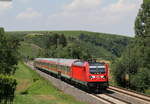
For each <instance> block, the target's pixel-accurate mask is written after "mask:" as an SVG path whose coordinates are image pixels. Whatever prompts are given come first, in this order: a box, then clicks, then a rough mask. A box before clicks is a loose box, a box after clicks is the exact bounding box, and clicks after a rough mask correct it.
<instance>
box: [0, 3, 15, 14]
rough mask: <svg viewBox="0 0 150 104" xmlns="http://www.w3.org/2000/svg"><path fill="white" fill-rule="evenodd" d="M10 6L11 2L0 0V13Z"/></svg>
mask: <svg viewBox="0 0 150 104" xmlns="http://www.w3.org/2000/svg"><path fill="white" fill-rule="evenodd" d="M11 8H12V2H0V15H1V14H3V13H5V12H6V11H7V10H9V9H11Z"/></svg>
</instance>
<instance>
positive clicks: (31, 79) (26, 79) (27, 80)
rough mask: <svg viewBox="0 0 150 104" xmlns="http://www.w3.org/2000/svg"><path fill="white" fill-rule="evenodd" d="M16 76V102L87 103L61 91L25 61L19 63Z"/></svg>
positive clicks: (29, 103) (37, 103)
mask: <svg viewBox="0 0 150 104" xmlns="http://www.w3.org/2000/svg"><path fill="white" fill-rule="evenodd" d="M15 78H16V79H17V82H18V85H17V89H16V93H15V95H16V96H15V99H14V104H85V103H83V102H79V101H77V100H75V99H74V98H73V97H72V96H69V95H66V94H64V93H63V92H61V91H59V90H58V89H57V88H55V87H54V86H53V85H52V84H51V83H49V82H48V81H46V80H44V79H43V78H41V77H40V76H39V75H38V74H37V73H36V72H35V71H33V70H31V69H30V68H29V67H27V66H26V65H24V64H23V63H19V65H18V69H17V70H16V74H15Z"/></svg>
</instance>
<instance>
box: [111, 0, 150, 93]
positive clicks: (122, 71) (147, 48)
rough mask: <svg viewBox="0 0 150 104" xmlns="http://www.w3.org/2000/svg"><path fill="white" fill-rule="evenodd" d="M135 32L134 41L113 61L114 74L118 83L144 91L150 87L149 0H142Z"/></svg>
mask: <svg viewBox="0 0 150 104" xmlns="http://www.w3.org/2000/svg"><path fill="white" fill-rule="evenodd" d="M135 34H136V35H135V39H134V42H133V43H130V45H129V46H128V48H127V49H126V51H125V52H124V54H123V55H122V57H121V59H119V60H118V61H117V62H116V63H115V65H114V76H115V79H116V80H117V83H118V84H119V85H121V86H123V87H130V88H131V89H134V90H137V91H141V92H144V91H145V89H148V88H150V83H149V79H150V75H149V74H148V73H149V72H150V58H149V57H150V0H143V4H142V5H141V9H140V10H139V13H138V15H137V18H136V21H135ZM126 74H127V75H129V78H128V80H126V79H125V77H126Z"/></svg>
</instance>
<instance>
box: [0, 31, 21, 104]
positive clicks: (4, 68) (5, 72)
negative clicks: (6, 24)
mask: <svg viewBox="0 0 150 104" xmlns="http://www.w3.org/2000/svg"><path fill="white" fill-rule="evenodd" d="M18 47H19V41H18V40H15V39H9V38H8V37H7V35H6V34H5V32H4V29H3V28H0V103H1V104H3V103H4V104H7V102H12V101H13V98H14V92H15V89H16V85H17V82H16V79H14V78H13V77H11V75H13V74H14V73H15V70H16V65H17V63H18V60H19V58H18Z"/></svg>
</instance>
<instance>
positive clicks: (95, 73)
mask: <svg viewBox="0 0 150 104" xmlns="http://www.w3.org/2000/svg"><path fill="white" fill-rule="evenodd" d="M34 67H35V68H36V69H42V70H45V71H49V72H50V73H52V74H55V75H57V76H58V77H59V78H64V79H68V80H70V81H72V82H74V83H78V84H79V85H84V86H86V87H87V88H89V89H92V90H96V89H98V90H102V89H106V88H107V87H108V85H109V84H108V64H106V63H101V62H95V61H94V62H88V61H81V60H78V59H59V58H58V59H55V58H36V59H35V61H34Z"/></svg>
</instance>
